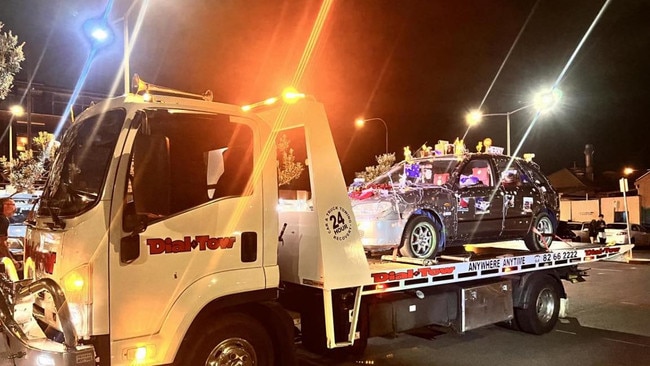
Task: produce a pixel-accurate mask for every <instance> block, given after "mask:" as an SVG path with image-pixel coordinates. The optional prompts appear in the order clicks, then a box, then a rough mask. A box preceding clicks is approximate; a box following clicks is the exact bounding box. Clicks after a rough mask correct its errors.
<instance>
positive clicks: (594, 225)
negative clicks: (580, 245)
mask: <svg viewBox="0 0 650 366" xmlns="http://www.w3.org/2000/svg"><path fill="white" fill-rule="evenodd" d="M589 240H590V241H591V243H592V244H593V243H596V242H597V241H598V221H596V219H591V222H590V223H589Z"/></svg>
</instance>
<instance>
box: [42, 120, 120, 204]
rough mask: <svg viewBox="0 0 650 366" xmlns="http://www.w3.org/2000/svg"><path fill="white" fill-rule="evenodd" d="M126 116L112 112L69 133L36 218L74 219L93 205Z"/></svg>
mask: <svg viewBox="0 0 650 366" xmlns="http://www.w3.org/2000/svg"><path fill="white" fill-rule="evenodd" d="M125 116H126V112H125V111H124V110H122V109H119V110H113V111H109V112H106V113H102V114H99V115H95V116H91V117H89V118H87V119H85V120H82V121H79V122H77V123H76V124H74V125H73V126H72V127H70V128H69V129H68V131H67V132H66V133H65V135H64V137H63V141H62V142H61V148H60V150H59V152H58V154H57V157H56V159H55V161H54V164H53V165H52V170H51V171H50V176H49V179H48V182H47V185H46V188H45V190H44V191H43V195H42V198H41V205H40V207H39V210H38V214H39V215H52V216H59V215H61V216H69V215H76V214H79V213H81V212H83V211H86V210H88V209H89V208H91V207H92V206H93V205H95V203H96V202H97V201H98V200H99V196H100V192H101V189H102V187H103V186H104V181H105V179H104V178H105V176H106V171H107V169H108V165H109V163H110V159H111V157H112V156H113V152H114V151H115V144H116V142H117V138H118V136H119V133H120V130H121V129H122V126H123V124H124V118H125Z"/></svg>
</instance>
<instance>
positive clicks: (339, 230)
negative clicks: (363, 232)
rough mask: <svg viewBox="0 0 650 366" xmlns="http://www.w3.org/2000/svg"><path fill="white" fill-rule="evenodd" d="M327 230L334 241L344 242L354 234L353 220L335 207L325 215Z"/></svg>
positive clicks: (341, 208)
mask: <svg viewBox="0 0 650 366" xmlns="http://www.w3.org/2000/svg"><path fill="white" fill-rule="evenodd" d="M325 229H327V233H328V234H330V235H331V236H332V238H334V240H339V241H343V240H345V239H347V238H348V237H349V236H350V234H351V233H352V218H351V217H350V214H349V213H348V212H347V211H346V210H345V209H344V208H343V207H339V206H334V207H332V208H330V209H329V210H327V212H326V213H325Z"/></svg>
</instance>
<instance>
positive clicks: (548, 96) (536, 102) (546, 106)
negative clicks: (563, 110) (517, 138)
mask: <svg viewBox="0 0 650 366" xmlns="http://www.w3.org/2000/svg"><path fill="white" fill-rule="evenodd" d="M560 99H562V92H561V91H560V90H559V89H557V88H556V89H551V90H550V91H546V92H542V93H537V94H536V95H535V97H534V98H533V103H531V104H528V105H525V106H523V107H520V108H517V109H515V110H514V111H510V112H505V113H489V114H483V113H482V112H481V111H480V110H475V111H471V112H470V113H468V114H467V115H466V116H465V120H466V121H467V124H468V125H470V126H474V125H477V124H478V123H480V122H481V120H482V119H483V117H494V116H506V144H507V154H508V155H510V116H511V115H513V114H515V113H517V112H519V111H523V110H524V109H528V108H530V107H534V108H535V109H536V110H537V112H538V113H541V112H545V111H548V110H550V109H551V108H553V107H554V106H555V105H557V103H558V102H559V101H560Z"/></svg>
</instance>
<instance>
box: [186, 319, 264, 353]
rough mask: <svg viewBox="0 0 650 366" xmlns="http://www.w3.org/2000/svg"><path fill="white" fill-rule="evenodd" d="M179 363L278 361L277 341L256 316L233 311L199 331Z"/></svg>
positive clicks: (189, 343) (190, 341)
mask: <svg viewBox="0 0 650 366" xmlns="http://www.w3.org/2000/svg"><path fill="white" fill-rule="evenodd" d="M187 344H188V348H187V349H184V350H183V351H182V352H183V353H182V354H181V357H182V360H180V363H179V362H176V363H177V364H178V365H197V366H198V365H206V366H207V365H227V366H229V365H233V366H234V365H260V366H271V365H273V364H274V362H273V359H274V354H273V343H272V341H271V338H270V337H269V335H268V333H267V331H266V329H264V327H263V326H262V325H261V324H260V323H259V322H258V321H256V320H255V319H253V318H252V317H250V316H248V315H245V314H240V313H229V314H225V315H224V316H220V317H219V318H218V319H215V320H214V321H213V322H212V323H211V324H210V325H206V326H205V328H202V329H201V330H200V331H198V332H196V333H195V338H193V339H190V340H189V342H188V343H187Z"/></svg>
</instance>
